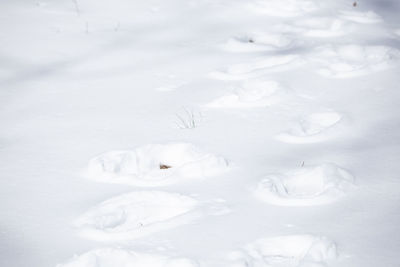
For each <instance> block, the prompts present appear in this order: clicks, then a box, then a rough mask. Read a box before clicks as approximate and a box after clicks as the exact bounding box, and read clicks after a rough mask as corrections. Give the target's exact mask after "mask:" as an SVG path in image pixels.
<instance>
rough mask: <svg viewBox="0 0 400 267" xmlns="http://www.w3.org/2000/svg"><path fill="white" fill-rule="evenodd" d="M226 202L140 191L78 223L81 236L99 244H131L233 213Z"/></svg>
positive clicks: (106, 204) (99, 208) (110, 202)
mask: <svg viewBox="0 0 400 267" xmlns="http://www.w3.org/2000/svg"><path fill="white" fill-rule="evenodd" d="M229 212H230V211H229V209H228V208H227V207H225V205H224V201H223V200H220V199H218V200H212V201H208V202H200V201H198V200H196V199H195V198H192V197H189V196H185V195H181V194H176V193H168V192H163V191H138V192H132V193H127V194H123V195H120V196H117V197H113V198H111V199H109V200H106V201H104V202H102V203H100V204H99V205H97V206H95V207H93V208H91V209H90V210H89V211H87V212H86V213H85V214H83V215H82V216H80V217H79V218H78V219H77V220H76V221H75V224H74V225H75V226H76V227H77V228H78V229H79V231H80V234H81V235H82V236H83V237H85V238H88V239H93V240H97V241H115V240H128V239H135V238H138V237H142V236H145V235H149V234H152V233H155V232H159V231H162V230H166V229H170V228H174V227H177V226H179V225H182V224H187V223H189V222H191V221H193V220H196V219H199V218H200V217H202V216H206V215H222V214H226V213H229Z"/></svg>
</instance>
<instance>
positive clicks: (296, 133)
mask: <svg viewBox="0 0 400 267" xmlns="http://www.w3.org/2000/svg"><path fill="white" fill-rule="evenodd" d="M341 119H342V116H341V115H340V114H339V113H337V112H334V111H327V112H315V113H312V114H309V115H308V116H306V117H304V118H302V119H300V120H299V121H298V122H297V123H295V124H294V125H293V127H292V128H291V129H290V130H288V131H287V132H283V133H280V134H278V135H277V136H276V138H277V139H278V140H280V141H282V142H287V143H300V144H301V143H307V142H310V143H312V142H320V141H323V140H325V139H328V138H330V137H333V136H334V132H335V131H334V130H336V129H337V128H339V127H338V126H337V124H338V123H339V122H340V120H341ZM335 128H336V129H335Z"/></svg>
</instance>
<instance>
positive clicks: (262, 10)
mask: <svg viewBox="0 0 400 267" xmlns="http://www.w3.org/2000/svg"><path fill="white" fill-rule="evenodd" d="M246 8H247V9H249V10H251V11H253V12H254V13H256V14H260V15H267V16H271V17H285V18H288V17H297V16H301V15H305V14H306V13H308V12H312V11H315V10H317V9H318V6H317V5H316V4H315V2H314V1H309V0H302V1H297V0H269V1H263V0H256V1H252V2H250V3H248V4H247V5H246Z"/></svg>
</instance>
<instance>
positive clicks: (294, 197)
mask: <svg viewBox="0 0 400 267" xmlns="http://www.w3.org/2000/svg"><path fill="white" fill-rule="evenodd" d="M353 180H354V177H353V176H352V175H351V174H350V173H349V172H348V171H346V170H344V169H342V168H340V167H339V166H337V165H335V164H332V163H325V164H321V165H316V166H310V167H308V166H307V167H306V166H303V167H301V168H299V169H296V170H292V171H288V172H286V173H283V174H270V175H267V177H266V178H264V179H263V180H261V181H260V182H259V184H258V186H257V188H256V190H255V192H254V193H255V196H256V197H257V198H258V199H260V200H262V201H265V202H267V203H269V204H273V205H281V206H313V205H324V204H328V203H331V202H334V201H335V200H337V199H338V198H340V197H342V196H344V195H345V194H346V192H347V191H349V190H350V189H351V188H352V187H353Z"/></svg>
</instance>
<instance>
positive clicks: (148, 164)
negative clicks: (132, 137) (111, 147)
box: [85, 143, 228, 186]
mask: <svg viewBox="0 0 400 267" xmlns="http://www.w3.org/2000/svg"><path fill="white" fill-rule="evenodd" d="M162 166H168V168H163V167H162ZM227 170H228V163H227V161H226V160H225V159H224V158H222V157H220V156H216V155H214V154H210V153H206V152H204V151H201V150H200V149H198V148H196V147H195V146H193V145H191V144H187V143H171V144H151V145H146V146H142V147H139V148H137V149H135V150H126V151H110V152H106V153H103V154H101V155H99V156H97V157H94V158H93V159H92V160H90V162H89V166H88V168H87V170H86V173H85V176H87V177H88V178H89V179H93V180H96V181H99V182H107V183H118V184H128V185H134V186H163V185H169V184H174V183H177V182H179V181H184V180H188V179H191V178H203V177H210V176H215V175H218V174H221V173H223V172H225V171H227Z"/></svg>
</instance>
